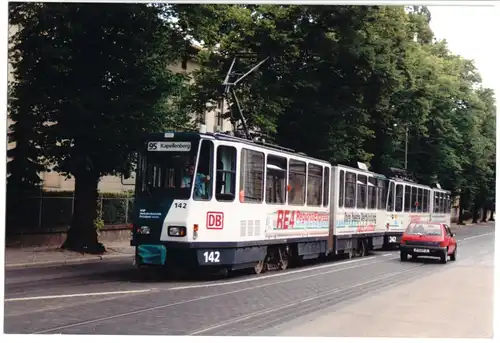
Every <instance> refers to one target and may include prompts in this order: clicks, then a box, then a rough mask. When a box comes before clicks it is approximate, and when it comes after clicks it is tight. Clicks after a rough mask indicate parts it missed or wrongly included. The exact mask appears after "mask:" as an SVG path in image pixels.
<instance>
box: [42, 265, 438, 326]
mask: <svg viewBox="0 0 500 343" xmlns="http://www.w3.org/2000/svg"><path fill="white" fill-rule="evenodd" d="M388 260H390V259H381V260H377V261H373V262H370V263H364V264H362V265H359V264H358V265H354V266H348V267H344V268H340V269H335V270H332V271H331V273H334V272H342V271H347V270H350V269H354V268H359V267H367V268H369V266H372V265H375V264H379V263H383V262H387V261H388ZM392 260H394V258H392ZM424 267H425V265H418V266H411V265H408V266H405V267H404V269H403V270H399V271H395V272H386V273H383V274H380V275H378V276H376V277H368V279H366V277H364V275H363V274H359V275H360V276H361V282H357V283H356V284H350V282H349V281H345V282H343V283H341V284H340V285H339V287H335V288H334V289H329V290H325V291H319V290H315V289H314V286H311V287H310V288H309V289H308V294H303V293H304V292H302V295H300V296H299V298H298V299H297V298H296V299H293V300H292V301H288V302H285V301H283V300H285V299H282V298H283V297H280V296H279V294H277V295H276V300H275V301H276V302H277V304H275V305H274V306H273V305H271V304H270V306H263V307H262V308H261V309H258V310H257V311H253V312H245V313H241V314H239V315H237V316H236V317H235V318H233V319H227V320H226V321H224V320H221V321H216V322H211V323H206V324H207V325H199V326H196V328H186V329H185V330H182V331H183V332H182V334H183V335H206V334H217V335H219V334H226V331H227V330H229V331H234V330H235V328H239V327H241V330H240V331H244V332H248V331H251V330H253V329H254V328H255V327H262V326H269V324H271V323H269V321H270V320H271V321H273V324H272V325H274V321H277V322H279V321H281V320H286V319H288V318H290V317H289V316H290V315H291V316H293V317H295V316H298V315H304V314H307V313H309V312H314V311H317V310H318V309H320V308H323V307H325V306H331V304H332V302H333V303H335V302H339V301H345V300H348V299H350V298H353V297H356V296H358V295H359V294H363V293H365V292H367V291H370V290H374V289H377V288H378V287H381V285H382V286H387V285H391V284H394V283H395V280H394V277H396V276H398V275H403V274H405V273H406V274H408V273H409V272H410V271H415V272H416V271H421V270H422V268H424ZM432 269H434V268H432ZM331 273H330V274H331ZM321 275H328V272H325V273H321V274H314V275H313V276H311V275H306V276H300V277H294V278H290V279H287V280H277V281H275V282H266V283H264V284H258V285H255V286H251V287H245V288H238V289H235V290H228V291H226V292H216V293H214V294H210V295H206V296H200V297H195V298H193V299H188V300H183V301H178V302H169V303H166V304H162V305H158V306H150V307H146V308H142V309H136V310H133V311H126V312H122V313H117V314H115V315H111V316H104V317H100V318H95V319H91V320H85V321H79V322H74V323H68V324H67V325H61V326H57V327H51V328H46V329H43V330H36V331H34V332H32V333H34V334H41V333H64V332H65V331H67V330H70V331H71V329H75V328H78V327H86V326H95V325H99V324H103V323H104V322H109V321H115V320H122V319H125V318H127V317H132V316H136V315H141V314H146V313H149V314H150V315H152V314H154V313H157V311H160V312H161V311H162V310H164V309H165V310H166V309H168V308H174V307H175V308H177V310H176V311H180V312H184V311H186V313H190V312H193V310H192V309H191V308H189V306H188V305H189V304H193V303H198V302H204V301H210V300H211V299H215V298H220V297H223V299H225V297H231V296H233V297H235V296H238V297H239V298H240V299H241V298H242V297H244V296H245V292H252V291H256V290H258V289H263V288H272V287H276V286H277V285H279V284H288V287H289V289H290V290H291V289H292V288H293V284H294V281H300V280H304V279H311V278H314V277H319V276H321ZM407 279H408V278H407V277H405V278H401V280H407ZM321 285H322V286H324V284H320V286H321ZM370 285H372V286H370ZM298 287H304V286H303V285H298ZM318 288H321V287H318ZM378 289H379V288H378ZM287 293H289V292H287ZM242 295H243V296H242ZM248 296H249V297H251V296H252V294H251V293H250V294H248ZM300 297H302V299H300ZM325 299H326V300H327V301H325ZM233 301H234V299H233ZM219 302H220V301H219ZM183 306H184V308H183ZM186 306H187V307H186ZM198 306H209V305H208V304H207V305H205V303H200V304H198ZM297 307H299V308H300V310H297ZM280 310H286V312H287V313H289V315H284V316H283V315H282V314H281V313H280V316H279V318H278V319H277V320H276V319H272V317H273V316H274V314H275V313H276V312H279V311H280ZM230 317H231V316H230ZM230 317H229V318H230ZM262 321H263V322H262ZM253 322H255V324H251V325H250V327H247V326H248V325H249V323H253ZM232 324H237V325H236V326H235V327H232V328H229V329H228V328H227V326H229V325H232ZM236 330H239V329H236Z"/></svg>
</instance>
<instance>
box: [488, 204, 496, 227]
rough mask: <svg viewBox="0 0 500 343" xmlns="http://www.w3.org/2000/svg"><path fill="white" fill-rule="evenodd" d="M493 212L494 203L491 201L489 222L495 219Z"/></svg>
mask: <svg viewBox="0 0 500 343" xmlns="http://www.w3.org/2000/svg"><path fill="white" fill-rule="evenodd" d="M494 213H495V203H492V204H491V207H490V219H489V220H490V222H494V221H495V219H493V214H494Z"/></svg>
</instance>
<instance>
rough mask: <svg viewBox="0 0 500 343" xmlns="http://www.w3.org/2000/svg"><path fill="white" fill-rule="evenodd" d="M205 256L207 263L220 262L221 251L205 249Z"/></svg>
mask: <svg viewBox="0 0 500 343" xmlns="http://www.w3.org/2000/svg"><path fill="white" fill-rule="evenodd" d="M203 256H204V257H205V263H219V262H220V252H218V251H205V252H204V253H203Z"/></svg>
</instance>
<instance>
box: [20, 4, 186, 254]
mask: <svg viewBox="0 0 500 343" xmlns="http://www.w3.org/2000/svg"><path fill="white" fill-rule="evenodd" d="M161 10H162V8H161V7H156V6H147V5H142V4H53V3H50V4H49V3H47V4H45V3H43V4H38V3H22V4H17V5H13V6H11V7H10V24H11V25H16V26H18V27H19V31H18V32H17V33H16V35H15V37H14V42H15V45H14V47H13V50H15V51H16V54H17V58H16V59H15V60H14V63H13V65H14V68H15V71H14V77H15V79H16V80H18V81H17V83H16V84H14V85H13V87H12V93H11V96H12V98H13V99H15V100H13V101H14V104H15V105H14V107H15V113H16V115H17V116H18V117H19V118H22V120H20V121H19V124H18V125H19V126H18V127H14V128H13V129H14V131H15V132H16V134H17V135H20V134H22V133H24V132H25V131H23V130H21V129H20V127H21V125H25V126H26V125H32V130H33V131H34V132H36V136H33V135H32V134H30V136H29V138H30V144H31V145H30V146H31V148H32V149H35V147H37V146H38V147H41V148H40V149H41V153H42V156H43V158H44V163H45V164H46V165H50V166H52V167H53V168H52V169H53V170H55V171H57V172H60V173H62V174H63V175H66V176H68V177H74V178H75V203H74V215H73V220H72V223H71V227H70V229H69V231H68V236H67V239H66V242H65V243H64V245H63V247H65V248H68V249H73V250H79V251H88V252H101V251H103V250H104V247H103V246H102V245H101V244H99V243H98V241H97V234H96V230H95V224H94V219H95V218H96V212H97V195H98V194H97V187H98V182H99V180H100V177H102V176H103V175H118V174H120V173H123V172H126V171H127V170H129V169H130V167H131V163H132V161H133V160H132V157H133V152H134V151H135V149H136V147H137V143H138V139H139V137H140V135H141V134H142V133H144V132H148V131H152V130H158V129H160V128H162V127H163V126H164V124H165V119H166V118H165V113H164V111H162V110H161V106H160V104H162V101H164V100H165V99H166V98H167V97H168V96H169V95H170V94H174V93H176V92H177V90H178V88H179V87H180V85H181V83H182V81H183V80H182V77H180V76H178V75H174V74H173V73H171V72H170V71H169V70H168V68H167V67H168V65H169V64H170V63H171V62H173V61H175V60H178V59H179V58H180V54H181V52H182V49H183V47H184V44H185V43H184V40H183V37H182V36H181V35H180V34H179V33H178V32H177V31H175V30H173V29H171V28H170V27H169V26H168V25H166V23H165V21H164V20H163V19H161V18H160V14H161ZM89 18H92V19H91V20H89ZM23 102H25V103H26V104H25V105H24V106H21V104H22V103H23ZM16 138H17V137H16ZM21 146H22V145H21ZM18 161H19V160H18ZM18 163H20V162H18Z"/></svg>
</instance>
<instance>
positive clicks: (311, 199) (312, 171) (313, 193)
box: [307, 163, 323, 206]
mask: <svg viewBox="0 0 500 343" xmlns="http://www.w3.org/2000/svg"><path fill="white" fill-rule="evenodd" d="M322 191H323V168H322V167H321V166H318V165H316V164H312V163H309V165H308V166H307V206H321V195H322V194H321V192H322Z"/></svg>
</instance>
